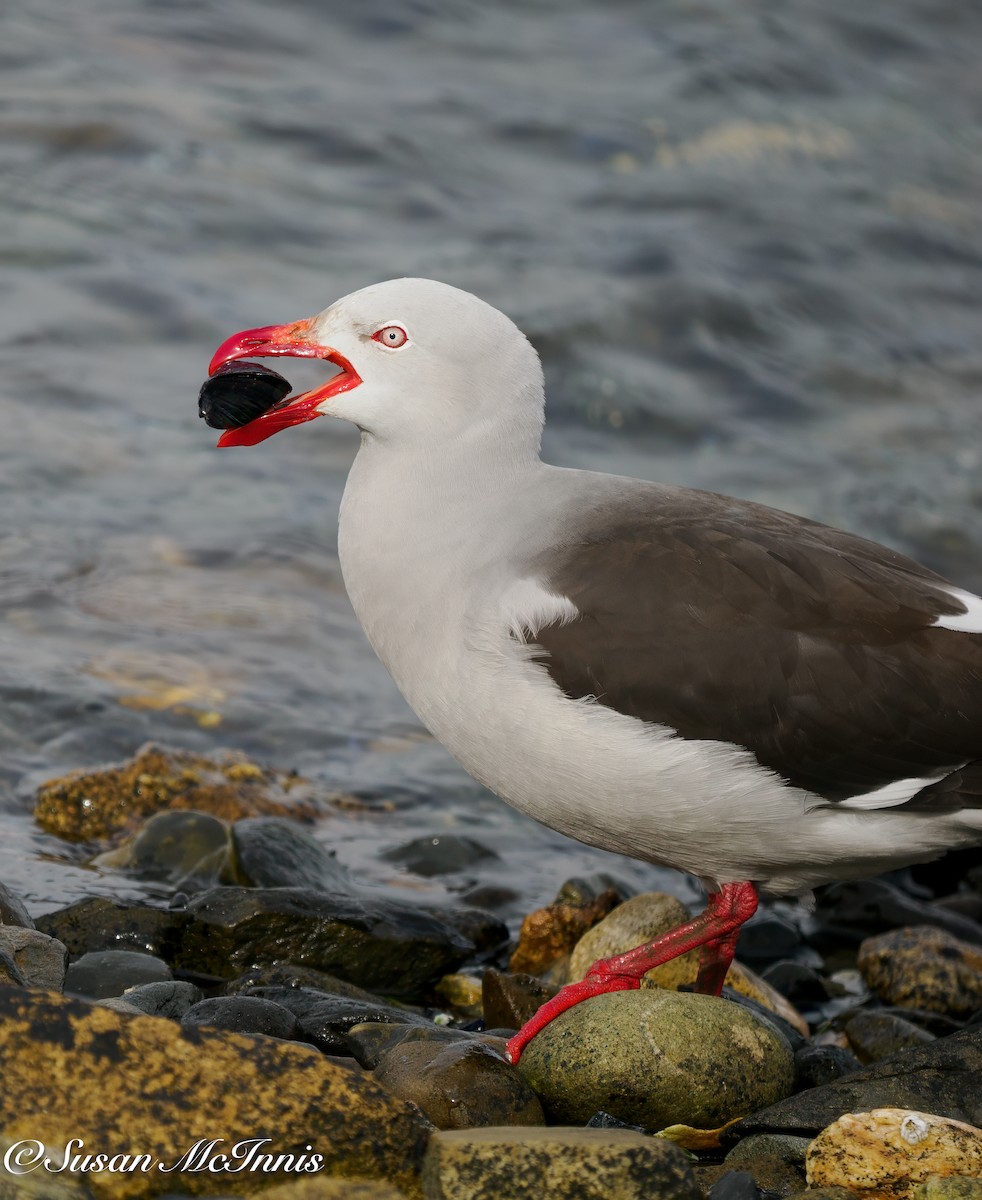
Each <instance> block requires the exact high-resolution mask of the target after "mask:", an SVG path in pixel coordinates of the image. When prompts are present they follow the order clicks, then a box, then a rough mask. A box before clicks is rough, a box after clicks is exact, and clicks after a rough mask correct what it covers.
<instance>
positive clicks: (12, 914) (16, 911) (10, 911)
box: [0, 883, 34, 929]
mask: <svg viewBox="0 0 982 1200" xmlns="http://www.w3.org/2000/svg"><path fill="white" fill-rule="evenodd" d="M0 925H23V926H24V928H25V929H33V928H34V922H33V921H32V920H31V914H30V913H29V912H28V911H27V905H26V904H25V903H24V901H23V900H22V899H21V898H20V896H18V895H17V894H16V893H15V892H12V891H11V890H10V888H8V887H7V886H6V885H5V884H3V883H0Z"/></svg>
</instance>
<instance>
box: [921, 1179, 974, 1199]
mask: <svg viewBox="0 0 982 1200" xmlns="http://www.w3.org/2000/svg"><path fill="white" fill-rule="evenodd" d="M914 1200H982V1179H970V1178H969V1177H968V1176H966V1175H949V1176H948V1178H947V1179H944V1178H941V1179H937V1178H935V1179H929V1180H927V1181H926V1182H925V1183H920V1184H918V1185H917V1187H916V1188H914Z"/></svg>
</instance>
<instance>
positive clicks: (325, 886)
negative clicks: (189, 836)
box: [232, 817, 352, 892]
mask: <svg viewBox="0 0 982 1200" xmlns="http://www.w3.org/2000/svg"><path fill="white" fill-rule="evenodd" d="M232 845H233V848H234V853H235V866H236V871H237V874H238V875H239V877H240V881H241V882H242V883H245V884H248V885H249V886H251V887H307V888H313V889H314V890H315V891H321V892H337V891H342V892H344V891H348V890H350V888H351V887H352V882H351V876H350V874H349V872H348V868H347V867H344V866H342V865H341V863H339V862H338V860H337V859H336V858H335V857H334V855H333V854H332V853H331V852H330V851H329V850H327V849H326V848H325V847H324V846H322V845H321V843H320V842H318V841H317V839H316V838H315V837H313V835H312V834H310V833H308V832H307V830H306V829H303V828H302V827H301V826H300V825H298V824H296V822H295V821H286V820H284V819H283V818H282V817H252V818H251V819H249V820H245V821H236V822H235V824H234V825H233V826H232Z"/></svg>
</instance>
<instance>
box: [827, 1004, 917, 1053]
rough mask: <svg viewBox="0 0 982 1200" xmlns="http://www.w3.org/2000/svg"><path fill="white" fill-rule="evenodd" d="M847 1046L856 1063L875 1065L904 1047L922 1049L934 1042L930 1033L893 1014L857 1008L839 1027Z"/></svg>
mask: <svg viewBox="0 0 982 1200" xmlns="http://www.w3.org/2000/svg"><path fill="white" fill-rule="evenodd" d="M843 1032H844V1033H845V1035H846V1037H847V1038H848V1039H849V1045H850V1046H851V1047H852V1049H853V1050H854V1051H855V1053H856V1057H857V1058H858V1059H859V1061H860V1062H863V1063H871V1062H879V1061H880V1060H881V1059H883V1058H889V1057H890V1055H891V1054H896V1053H897V1051H898V1050H904V1049H906V1047H908V1046H924V1045H926V1044H927V1043H928V1042H933V1041H934V1034H933V1033H928V1031H927V1030H926V1029H921V1027H920V1026H919V1025H914V1024H913V1023H912V1022H910V1021H905V1020H904V1018H903V1017H898V1016H897V1015H896V1013H883V1012H875V1011H869V1010H867V1009H860V1011H859V1012H857V1013H856V1014H855V1015H854V1016H852V1017H850V1018H849V1020H848V1021H846V1023H845V1025H844V1026H843Z"/></svg>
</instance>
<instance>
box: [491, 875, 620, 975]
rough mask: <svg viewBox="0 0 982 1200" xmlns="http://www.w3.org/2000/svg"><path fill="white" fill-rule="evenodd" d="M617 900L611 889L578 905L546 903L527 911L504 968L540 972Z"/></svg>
mask: <svg viewBox="0 0 982 1200" xmlns="http://www.w3.org/2000/svg"><path fill="white" fill-rule="evenodd" d="M619 900H620V897H619V896H618V894H617V893H616V892H615V891H614V890H613V889H612V888H611V889H609V890H608V891H606V892H602V893H601V894H600V895H599V896H598V897H597V898H596V899H595V900H591V901H590V903H589V904H585V905H583V906H582V907H576V906H574V905H572V904H550V905H548V907H546V908H540V909H537V910H536V911H535V912H533V913H529V915H528V916H527V917H526V918H525V920H524V921H523V922H522V928H521V931H520V933H519V935H518V946H517V947H516V949H515V952H514V954H512V956H511V961H510V962H509V964H508V969H509V970H510V971H511V972H513V973H515V974H525V975H542V974H544V972H546V971H547V970H549V968H550V967H552V966H555V965H556V964H557V963H558V962H559V961H560V960H561V959H563V958H565V957H566V955H568V954H569V952H570V951H571V950H572V949H573V947H574V946H575V945H576V943H577V942H578V941H579V940H580V938H581V937H582V936H583V934H584V933H586V931H587V930H588V929H590V928H591V927H592V926H593V925H596V923H597V922H598V921H600V920H602V919H603V918H604V917H605V916H606V915H607V914H608V913H609V912H610V911H611V910H612V909H613V908H616V907H617V904H618V902H619Z"/></svg>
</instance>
